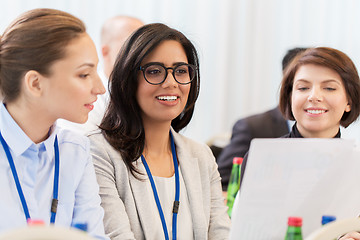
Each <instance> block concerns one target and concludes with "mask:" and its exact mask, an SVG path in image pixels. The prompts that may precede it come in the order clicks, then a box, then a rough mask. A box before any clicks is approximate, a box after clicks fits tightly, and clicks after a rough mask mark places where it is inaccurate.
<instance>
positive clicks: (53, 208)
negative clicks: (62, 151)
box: [0, 132, 60, 223]
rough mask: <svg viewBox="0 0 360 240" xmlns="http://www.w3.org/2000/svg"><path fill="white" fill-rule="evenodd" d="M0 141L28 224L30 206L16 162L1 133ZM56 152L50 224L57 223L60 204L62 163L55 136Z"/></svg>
mask: <svg viewBox="0 0 360 240" xmlns="http://www.w3.org/2000/svg"><path fill="white" fill-rule="evenodd" d="M0 141H1V144H2V145H3V147H4V150H5V153H6V156H7V159H8V161H9V165H10V169H11V172H12V174H13V177H14V181H15V185H16V189H17V191H18V194H19V197H20V200H21V205H22V207H23V209H24V213H25V217H26V221H27V222H28V221H29V220H31V217H30V213H29V209H28V206H27V204H26V200H25V196H24V193H23V191H22V188H21V185H20V181H19V177H18V175H17V172H16V168H15V164H14V160H13V158H12V156H11V153H10V149H9V146H8V145H7V143H6V141H5V140H4V138H3V136H2V135H1V132H0ZM54 151H55V173H54V189H53V200H52V202H51V218H50V223H55V217H56V210H57V204H58V190H59V188H58V187H59V162H60V160H59V144H58V139H57V136H55V142H54Z"/></svg>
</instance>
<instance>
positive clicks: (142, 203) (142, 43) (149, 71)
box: [90, 24, 230, 240]
mask: <svg viewBox="0 0 360 240" xmlns="http://www.w3.org/2000/svg"><path fill="white" fill-rule="evenodd" d="M199 84H200V77H199V63H198V56H197V52H196V49H195V47H194V46H193V44H192V43H191V42H190V41H189V40H188V39H187V38H186V37H185V36H184V35H183V34H182V33H180V32H179V31H177V30H175V29H172V28H169V27H168V26H166V25H164V24H149V25H145V26H143V27H142V28H140V29H138V30H137V31H136V32H134V33H133V35H132V36H130V37H129V39H128V40H127V42H126V43H125V45H124V46H123V48H122V49H121V50H120V53H119V55H118V58H117V61H116V63H115V66H114V69H113V72H112V74H111V76H110V103H109V106H108V108H107V111H106V114H105V116H104V118H103V120H102V123H101V125H100V129H101V131H100V132H98V133H95V134H92V135H91V136H90V140H91V143H92V147H91V151H92V154H93V161H94V165H95V170H96V174H97V179H98V182H99V185H100V196H101V198H102V206H103V208H104V210H105V218H104V224H105V231H106V233H107V234H108V235H109V236H110V237H111V239H137V240H139V239H147V240H151V239H154V240H157V239H186V240H188V239H217V240H218V239H228V234H229V225H230V220H229V218H228V216H227V214H226V210H227V208H226V207H225V205H224V201H223V197H222V193H221V183H220V175H219V173H218V170H217V165H216V163H215V159H214V157H213V155H212V153H211V150H210V149H209V148H208V147H207V146H206V145H205V144H200V143H197V142H195V141H193V140H190V139H188V138H186V137H184V136H182V135H181V134H179V133H178V132H179V131H180V130H181V129H183V128H184V127H185V126H187V124H188V123H189V122H190V120H191V117H192V115H193V111H194V107H195V102H196V99H197V97H198V94H199V87H200V86H199Z"/></svg>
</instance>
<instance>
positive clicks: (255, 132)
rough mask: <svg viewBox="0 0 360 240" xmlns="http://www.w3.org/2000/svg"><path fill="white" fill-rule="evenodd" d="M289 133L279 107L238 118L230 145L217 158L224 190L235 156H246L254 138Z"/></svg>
mask: <svg viewBox="0 0 360 240" xmlns="http://www.w3.org/2000/svg"><path fill="white" fill-rule="evenodd" d="M287 133H289V128H288V125H287V122H286V120H285V119H284V118H283V116H282V115H281V112H280V110H279V109H278V108H277V107H276V108H274V109H272V110H270V111H267V112H264V113H260V114H256V115H253V116H250V117H247V118H243V119H240V120H238V121H237V122H236V123H235V125H234V127H233V130H232V136H231V141H230V143H229V145H227V146H226V147H225V148H224V149H223V150H222V152H221V153H220V155H219V157H218V159H217V163H218V166H219V172H220V176H221V178H222V180H221V183H222V187H223V190H224V191H226V190H227V185H228V182H229V178H230V174H231V168H232V160H233V158H234V157H244V156H245V154H246V153H247V151H248V150H249V147H250V142H251V140H252V139H253V138H277V137H281V136H283V135H285V134H287Z"/></svg>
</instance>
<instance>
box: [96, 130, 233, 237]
mask: <svg viewBox="0 0 360 240" xmlns="http://www.w3.org/2000/svg"><path fill="white" fill-rule="evenodd" d="M172 133H173V136H174V141H175V145H176V152H177V156H178V161H179V166H180V169H181V173H182V175H183V179H184V182H185V187H186V191H187V194H188V198H189V204H190V212H191V218H192V222H193V231H194V239H216V240H221V239H228V235H229V230H230V219H229V217H228V216H227V213H226V211H227V207H226V206H225V205H224V199H223V197H222V191H221V183H220V181H221V180H220V175H219V172H218V170H217V165H216V163H215V158H214V156H213V155H212V153H211V150H210V149H209V147H207V146H206V145H205V144H200V143H197V142H195V141H193V140H190V139H188V138H186V137H184V136H182V135H180V134H178V133H175V132H174V131H172ZM89 138H90V141H91V152H92V155H93V161H94V166H95V171H96V175H97V180H98V183H99V185H100V196H101V200H102V203H101V204H102V207H103V208H104V210H105V216H104V226H105V232H106V233H107V234H108V236H109V237H110V238H111V239H113V240H120V239H121V240H123V239H137V240H140V239H147V240H153V239H154V228H153V223H154V222H155V221H154V219H155V218H158V217H159V216H153V215H151V214H150V211H149V210H148V202H149V201H154V197H153V192H152V190H151V188H149V187H148V186H149V185H148V183H147V181H149V180H148V177H147V175H146V172H145V168H144V167H143V165H142V163H141V160H140V159H139V160H137V162H136V163H135V164H136V165H137V167H138V169H139V170H140V171H141V172H142V173H144V174H145V175H142V176H140V177H141V179H144V181H140V180H137V179H136V178H135V177H134V176H132V175H131V174H130V172H129V171H128V169H127V168H126V165H125V163H124V162H123V160H122V158H121V155H120V154H119V152H118V151H116V150H115V149H114V148H113V147H112V146H111V145H110V144H109V143H108V142H107V141H106V139H105V138H104V137H103V135H102V134H100V133H96V134H93V135H91V136H89ZM180 234H181V233H179V235H180ZM156 240H157V239H156Z"/></svg>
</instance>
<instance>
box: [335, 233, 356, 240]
mask: <svg viewBox="0 0 360 240" xmlns="http://www.w3.org/2000/svg"><path fill="white" fill-rule="evenodd" d="M339 240H360V233H358V232H349V233H347V234H345V235H344V236H342V237H341V238H339Z"/></svg>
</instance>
